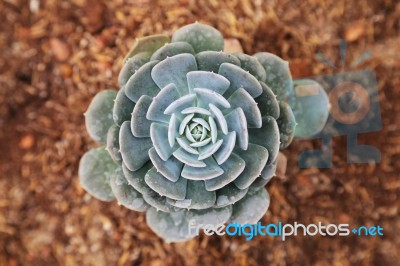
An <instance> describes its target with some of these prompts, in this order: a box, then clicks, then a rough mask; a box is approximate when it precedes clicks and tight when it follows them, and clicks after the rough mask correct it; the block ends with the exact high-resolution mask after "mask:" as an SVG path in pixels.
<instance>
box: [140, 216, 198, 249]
mask: <svg viewBox="0 0 400 266" xmlns="http://www.w3.org/2000/svg"><path fill="white" fill-rule="evenodd" d="M146 221H147V224H148V225H149V227H150V228H151V230H153V232H155V233H156V234H157V235H158V236H159V237H161V238H163V239H164V240H165V241H166V242H182V241H187V240H189V239H192V238H193V237H195V234H194V233H195V232H193V233H192V234H190V232H189V224H188V221H187V218H186V211H179V212H175V213H168V212H162V211H157V209H155V208H150V209H149V210H148V211H147V214H146Z"/></svg>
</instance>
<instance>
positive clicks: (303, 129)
mask: <svg viewBox="0 0 400 266" xmlns="http://www.w3.org/2000/svg"><path fill="white" fill-rule="evenodd" d="M294 90H295V98H294V104H292V105H291V107H292V108H293V113H294V116H295V118H296V122H297V123H298V126H297V127H296V130H295V132H294V134H295V137H297V138H309V137H311V136H313V135H316V134H318V133H319V132H320V131H321V130H322V129H323V128H324V126H325V124H326V121H327V119H328V116H329V99H328V95H327V94H326V92H325V91H324V89H323V88H322V86H321V85H320V84H319V83H318V82H316V81H314V80H310V79H302V80H295V81H294Z"/></svg>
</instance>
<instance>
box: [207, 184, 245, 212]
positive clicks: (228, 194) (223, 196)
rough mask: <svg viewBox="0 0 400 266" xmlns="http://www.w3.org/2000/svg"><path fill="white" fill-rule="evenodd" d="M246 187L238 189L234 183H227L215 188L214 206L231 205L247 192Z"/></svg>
mask: <svg viewBox="0 0 400 266" xmlns="http://www.w3.org/2000/svg"><path fill="white" fill-rule="evenodd" d="M247 191H248V188H245V189H239V188H238V187H237V186H236V185H235V184H234V183H229V184H228V185H226V186H224V187H223V188H221V189H218V190H217V201H216V203H215V204H216V205H215V206H216V207H217V208H221V207H225V206H229V205H232V204H234V203H236V202H237V201H239V200H241V199H242V198H243V197H244V196H245V195H246V193H247Z"/></svg>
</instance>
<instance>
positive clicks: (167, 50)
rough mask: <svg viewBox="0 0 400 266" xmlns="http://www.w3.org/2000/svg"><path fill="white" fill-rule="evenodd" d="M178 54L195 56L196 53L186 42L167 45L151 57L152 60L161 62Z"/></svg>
mask: <svg viewBox="0 0 400 266" xmlns="http://www.w3.org/2000/svg"><path fill="white" fill-rule="evenodd" d="M178 54H192V55H194V54H195V52H194V50H193V47H192V46H191V45H190V44H188V43H186V42H174V43H167V44H165V45H164V46H163V47H161V48H160V49H158V50H157V51H155V52H154V54H153V55H152V56H151V60H160V61H161V60H164V59H165V58H167V57H171V56H174V55H178Z"/></svg>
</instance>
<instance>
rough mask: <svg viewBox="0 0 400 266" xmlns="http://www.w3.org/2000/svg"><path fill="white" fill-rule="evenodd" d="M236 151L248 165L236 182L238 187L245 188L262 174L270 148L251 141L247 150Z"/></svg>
mask: <svg viewBox="0 0 400 266" xmlns="http://www.w3.org/2000/svg"><path fill="white" fill-rule="evenodd" d="M235 153H236V154H237V155H239V156H240V158H242V159H243V160H244V161H245V165H246V167H245V168H244V170H243V172H242V173H241V174H240V175H239V176H238V177H237V178H236V179H235V181H234V183H235V185H236V186H237V187H238V188H240V189H245V188H248V187H249V186H250V185H251V184H252V183H253V182H254V180H256V178H257V177H259V176H260V175H261V171H262V169H263V168H264V165H265V164H266V163H267V160H268V150H267V149H266V148H264V147H263V146H260V145H256V144H252V143H249V146H248V148H247V150H246V151H243V150H241V149H237V150H236V151H235Z"/></svg>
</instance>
